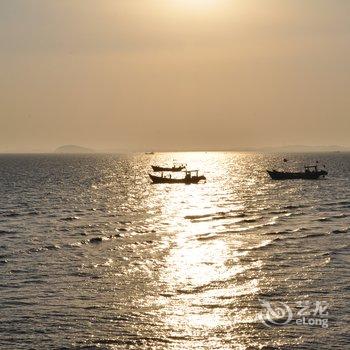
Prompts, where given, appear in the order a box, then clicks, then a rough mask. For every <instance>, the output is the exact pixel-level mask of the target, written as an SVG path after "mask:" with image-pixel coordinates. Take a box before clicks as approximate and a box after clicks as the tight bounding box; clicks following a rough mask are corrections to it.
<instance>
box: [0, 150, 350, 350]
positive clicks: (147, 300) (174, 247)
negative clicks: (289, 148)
mask: <svg viewBox="0 0 350 350" xmlns="http://www.w3.org/2000/svg"><path fill="white" fill-rule="evenodd" d="M283 157H287V158H288V159H289V160H290V161H289V162H288V163H284V164H283V161H282V160H283ZM174 159H176V160H177V161H179V162H185V163H187V164H188V166H189V167H190V168H194V169H200V170H202V171H203V172H204V173H205V175H206V176H207V183H205V184H198V185H181V184H177V185H151V184H150V180H149V178H148V175H147V173H148V171H149V170H150V165H151V164H164V163H168V164H172V162H173V160H174ZM316 160H318V161H319V164H320V166H323V164H326V165H327V168H328V170H329V176H328V177H327V178H326V179H320V180H318V181H310V180H309V181H307V180H306V181H305V180H296V181H273V180H270V179H269V177H268V176H267V174H266V172H265V170H266V169H267V168H278V167H279V166H283V167H284V168H288V167H289V168H299V167H301V166H302V165H303V164H309V163H314V162H315V161H316ZM349 185H350V154H345V153H343V154H342V153H328V154H295V155H264V154H257V153H256V154H255V153H162V154H155V155H144V154H134V155H74V156H73V155H72V156H68V155H3V156H0V203H1V205H0V238H1V241H0V269H1V275H0V276H1V277H0V312H1V314H0V315H1V323H0V348H1V349H6V350H10V349H179V350H180V349H181V350H183V349H208V350H209V349H210V350H212V349H346V348H347V349H349V348H350V339H349V311H350V306H349V301H350V300H349V290H350V270H349V263H350V258H349V252H350V245H349V233H350V186H349Z"/></svg>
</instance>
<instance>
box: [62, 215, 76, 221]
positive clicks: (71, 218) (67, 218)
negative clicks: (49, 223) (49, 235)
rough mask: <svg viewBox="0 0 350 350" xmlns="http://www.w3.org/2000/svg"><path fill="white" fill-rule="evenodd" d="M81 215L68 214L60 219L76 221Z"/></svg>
mask: <svg viewBox="0 0 350 350" xmlns="http://www.w3.org/2000/svg"><path fill="white" fill-rule="evenodd" d="M79 219H80V217H79V216H68V217H66V218H61V219H60V221H74V220H79Z"/></svg>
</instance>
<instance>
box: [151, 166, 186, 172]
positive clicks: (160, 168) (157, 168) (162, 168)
mask: <svg viewBox="0 0 350 350" xmlns="http://www.w3.org/2000/svg"><path fill="white" fill-rule="evenodd" d="M152 169H153V171H156V172H159V171H172V172H177V171H182V170H184V169H185V167H184V166H178V167H172V168H165V167H161V166H156V165H152Z"/></svg>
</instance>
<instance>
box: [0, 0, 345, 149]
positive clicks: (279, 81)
mask: <svg viewBox="0 0 350 350" xmlns="http://www.w3.org/2000/svg"><path fill="white" fill-rule="evenodd" d="M349 14H350V2H349V1H346V0H309V1H307V2H305V1H302V0H284V1H277V0H266V1H264V2H262V1H259V0H245V1H243V0H232V1H228V0H217V1H214V0H187V1H185V0H163V1H160V0H158V1H157V0H143V1H137V0H118V1H115V0H101V1H93V0H84V1H83V0H75V1H71V0H60V1H55V0H26V1H21V0H3V1H1V2H0V77H1V79H0V92H1V100H0V101H1V103H0V122H1V123H0V125H1V127H0V152H32V151H42V152H45V151H52V150H54V149H55V148H57V147H59V146H62V145H65V144H76V145H81V146H86V147H91V148H94V149H116V150H117V149H122V150H131V151H133V150H142V149H145V150H151V149H155V150H161V149H174V150H184V149H185V150H190V149H195V150H199V149H203V150H210V149H237V148H261V147H269V146H283V145H292V144H305V145H311V146H312V145H323V146H327V145H340V146H344V147H350V140H349V131H350V105H349V98H350V96H349V95H350V94H349V91H350V74H349V72H350V45H349V42H350V21H349Z"/></svg>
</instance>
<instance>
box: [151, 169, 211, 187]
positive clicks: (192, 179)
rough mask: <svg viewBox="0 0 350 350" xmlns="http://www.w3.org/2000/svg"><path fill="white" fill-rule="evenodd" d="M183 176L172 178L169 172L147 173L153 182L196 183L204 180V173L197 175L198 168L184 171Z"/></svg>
mask: <svg viewBox="0 0 350 350" xmlns="http://www.w3.org/2000/svg"><path fill="white" fill-rule="evenodd" d="M184 173H185V177H182V178H173V177H172V176H171V174H169V175H164V174H163V173H162V174H161V175H160V176H158V175H153V174H148V175H149V177H150V178H151V180H152V182H153V183H154V184H179V183H184V184H198V183H199V182H200V181H206V177H205V176H204V175H198V170H191V171H188V170H186V171H184Z"/></svg>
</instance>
